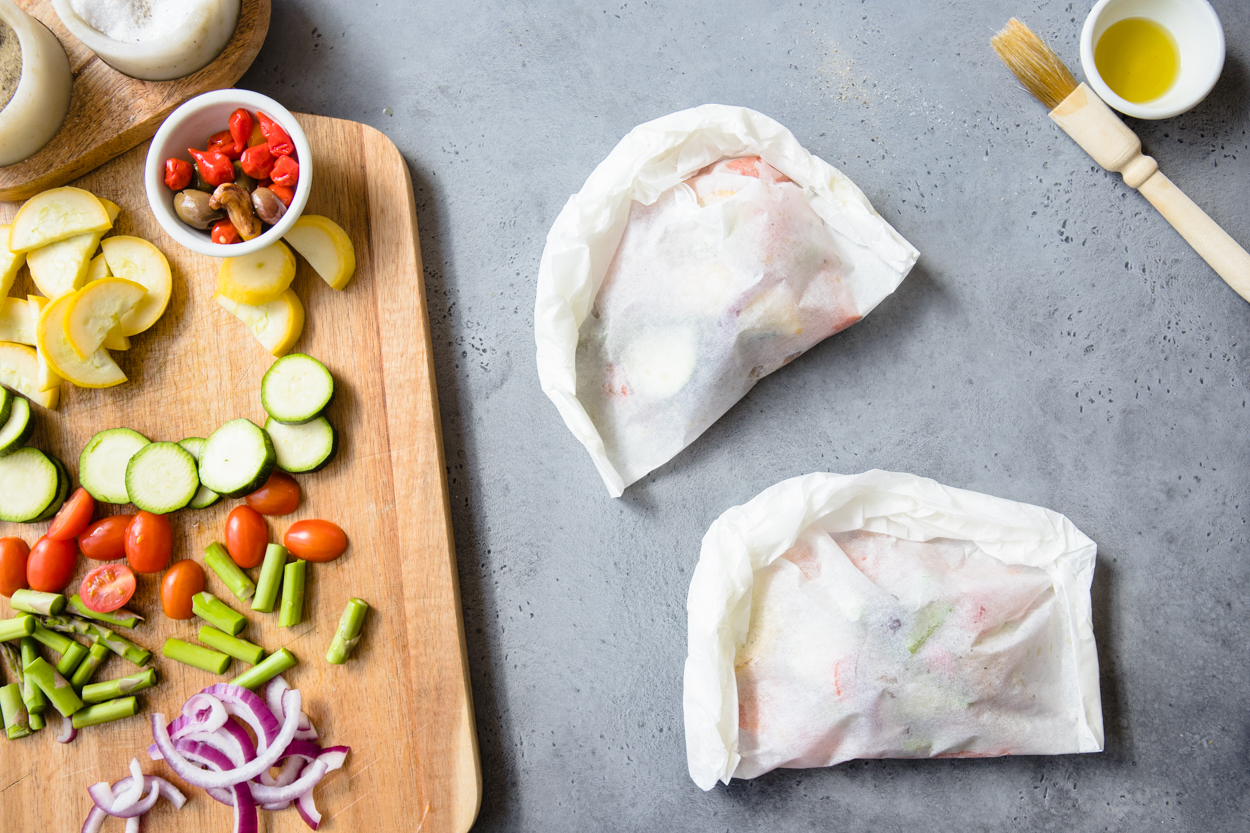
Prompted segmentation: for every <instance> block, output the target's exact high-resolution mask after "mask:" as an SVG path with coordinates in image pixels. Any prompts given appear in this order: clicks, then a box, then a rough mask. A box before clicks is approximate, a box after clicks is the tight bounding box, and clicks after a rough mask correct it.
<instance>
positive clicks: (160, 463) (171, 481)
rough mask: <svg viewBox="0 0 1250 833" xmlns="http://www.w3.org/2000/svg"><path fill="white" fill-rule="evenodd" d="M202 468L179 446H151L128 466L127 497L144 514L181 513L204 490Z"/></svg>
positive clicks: (155, 444) (136, 453)
mask: <svg viewBox="0 0 1250 833" xmlns="http://www.w3.org/2000/svg"><path fill="white" fill-rule="evenodd" d="M198 468H199V466H197V465H196V462H195V458H194V457H192V456H191V453H190V452H189V451H187V450H186V449H185V448H183V447H182V446H180V445H178V443H165V442H159V443H149V444H147V445H145V446H144V447H143V448H141V449H139V450H138V451H137V452H135V456H133V457H131V458H130V462H129V463H127V464H126V494H127V495H129V496H130V502H131V503H133V504H134V505H135V506H137V507H138V508H139V509H142V510H143V511H144V512H151V513H152V514H154V515H168V514H169V513H170V512H177V511H178V510H179V509H181V508H182V507H184V506H186V505H187V504H188V503H190V502H191V499H192V498H193V497H195V493H196V491H198V490H199V488H200V476H199V473H198Z"/></svg>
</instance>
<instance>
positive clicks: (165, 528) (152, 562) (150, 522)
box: [126, 512, 174, 573]
mask: <svg viewBox="0 0 1250 833" xmlns="http://www.w3.org/2000/svg"><path fill="white" fill-rule="evenodd" d="M173 551H174V531H173V529H172V528H170V526H169V518H167V517H165V516H164V515H154V514H152V513H151V512H140V513H139V514H138V515H135V519H134V520H133V521H131V522H130V526H128V527H126V560H127V561H129V562H130V566H131V568H132V569H133V570H134V571H135V572H136V573H159V572H160V571H161V570H163V569H165V568H166V567H168V566H169V556H170V554H171V553H172V552H173Z"/></svg>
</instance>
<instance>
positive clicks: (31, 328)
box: [0, 298, 38, 344]
mask: <svg viewBox="0 0 1250 833" xmlns="http://www.w3.org/2000/svg"><path fill="white" fill-rule="evenodd" d="M36 321H38V319H37V318H32V317H31V315H30V306H29V305H28V304H27V303H26V302H25V301H23V300H21V299H20V298H0V341H12V342H14V343H15V344H34V343H35V322H36Z"/></svg>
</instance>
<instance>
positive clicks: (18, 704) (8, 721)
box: [0, 683, 30, 740]
mask: <svg viewBox="0 0 1250 833" xmlns="http://www.w3.org/2000/svg"><path fill="white" fill-rule="evenodd" d="M0 715H3V717H4V733H5V734H6V735H7V736H8V738H9V740H17V739H18V738H24V737H26V736H27V735H29V734H30V714H29V713H27V711H26V704H25V703H23V702H22V687H21V686H20V685H18V684H17V683H9V684H8V685H6V686H0Z"/></svg>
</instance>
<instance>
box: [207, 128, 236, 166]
mask: <svg viewBox="0 0 1250 833" xmlns="http://www.w3.org/2000/svg"><path fill="white" fill-rule="evenodd" d="M208 150H210V151H213V150H215V151H217V152H218V153H220V154H221V155H222V156H224V157H226V158H227V159H238V158H239V148H238V146H237V145H236V144H235V143H234V137H233V136H231V135H230V131H229V130H219V131H218V132H216V133H214V134H213V135H212V136H209V137H208Z"/></svg>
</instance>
